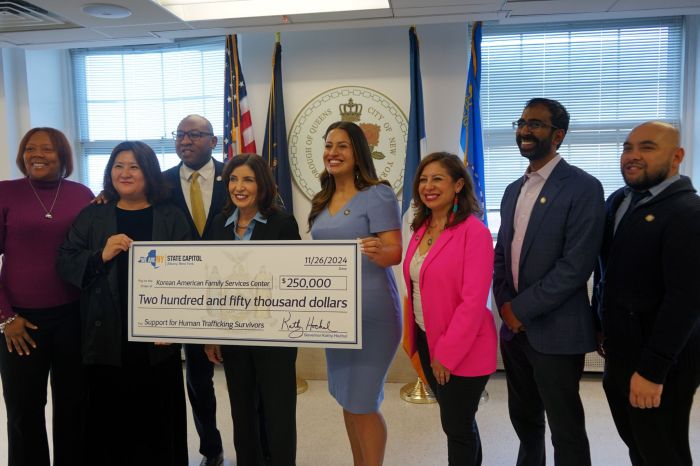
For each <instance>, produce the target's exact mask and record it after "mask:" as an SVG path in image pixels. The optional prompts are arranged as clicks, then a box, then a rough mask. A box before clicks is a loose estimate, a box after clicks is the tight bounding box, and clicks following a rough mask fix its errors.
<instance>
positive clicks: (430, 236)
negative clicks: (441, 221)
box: [426, 225, 437, 246]
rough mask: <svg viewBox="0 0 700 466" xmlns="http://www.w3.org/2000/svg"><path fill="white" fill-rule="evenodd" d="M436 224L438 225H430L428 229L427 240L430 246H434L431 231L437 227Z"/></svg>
mask: <svg viewBox="0 0 700 466" xmlns="http://www.w3.org/2000/svg"><path fill="white" fill-rule="evenodd" d="M436 226H437V225H428V229H427V231H426V234H427V235H428V241H426V242H427V243H428V246H432V245H433V234H432V233H431V230H432V229H433V228H435V227H436Z"/></svg>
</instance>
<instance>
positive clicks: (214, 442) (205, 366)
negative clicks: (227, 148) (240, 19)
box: [164, 115, 227, 466]
mask: <svg viewBox="0 0 700 466" xmlns="http://www.w3.org/2000/svg"><path fill="white" fill-rule="evenodd" d="M173 136H174V137H175V151H176V152H177V155H178V157H180V160H181V161H182V162H181V163H180V164H179V165H177V166H175V167H173V168H171V169H169V170H167V171H165V172H164V175H165V178H166V180H167V181H168V183H169V184H170V186H171V188H172V201H173V202H174V203H175V204H176V205H177V206H179V207H180V208H181V209H182V210H183V211H184V212H185V216H186V217H187V222H188V223H189V225H190V229H191V230H192V238H194V239H198V240H201V239H206V238H207V237H208V235H209V230H210V225H211V222H212V219H213V218H214V217H215V216H216V214H218V213H219V212H221V208H222V206H223V204H224V201H225V200H226V195H227V189H226V186H227V184H226V183H225V182H224V181H223V180H222V179H221V172H222V170H223V167H224V164H223V163H221V162H219V161H217V160H214V159H213V158H212V156H211V154H212V150H213V149H214V148H215V147H216V142H217V138H216V136H214V130H213V128H212V126H211V123H210V122H209V120H207V119H206V118H204V117H203V116H200V115H189V116H187V117H185V118H184V119H183V120H182V121H181V122H180V124H179V125H178V126H177V131H176V132H174V133H173ZM185 359H186V362H185V363H186V368H187V395H188V397H189V399H190V405H191V406H192V415H193V417H194V424H195V426H196V428H197V433H198V434H199V440H200V443H199V452H200V453H201V454H202V455H203V456H204V458H203V459H202V463H201V466H219V465H221V464H223V447H222V444H221V434H220V433H219V430H218V429H217V428H216V397H215V395H214V383H213V381H212V378H213V377H214V365H213V364H212V363H211V362H210V361H209V360H208V359H207V355H206V354H205V353H204V347H203V345H194V344H187V345H185Z"/></svg>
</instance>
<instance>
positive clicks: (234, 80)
mask: <svg viewBox="0 0 700 466" xmlns="http://www.w3.org/2000/svg"><path fill="white" fill-rule="evenodd" d="M242 153H257V151H256V149H255V137H253V123H252V121H251V118H250V107H248V93H247V92H246V88H245V80H244V79H243V70H242V69H241V63H240V61H239V60H238V39H237V38H236V35H235V34H231V35H228V36H226V83H225V90H224V157H226V158H227V159H230V158H231V157H233V156H234V155H237V154H242Z"/></svg>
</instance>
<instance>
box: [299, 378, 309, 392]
mask: <svg viewBox="0 0 700 466" xmlns="http://www.w3.org/2000/svg"><path fill="white" fill-rule="evenodd" d="M308 389H309V384H308V383H307V382H306V380H304V379H302V378H301V377H297V395H301V394H302V393H304V392H305V391H306V390H308Z"/></svg>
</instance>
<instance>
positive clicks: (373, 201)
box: [367, 184, 401, 233]
mask: <svg viewBox="0 0 700 466" xmlns="http://www.w3.org/2000/svg"><path fill="white" fill-rule="evenodd" d="M367 218H368V219H369V232H370V233H380V232H382V231H389V230H400V229H401V215H400V214H399V201H398V200H397V199H396V195H395V194H394V191H393V190H392V189H391V188H390V187H389V186H387V185H385V184H378V185H375V186H372V187H371V188H369V193H368V202H367Z"/></svg>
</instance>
